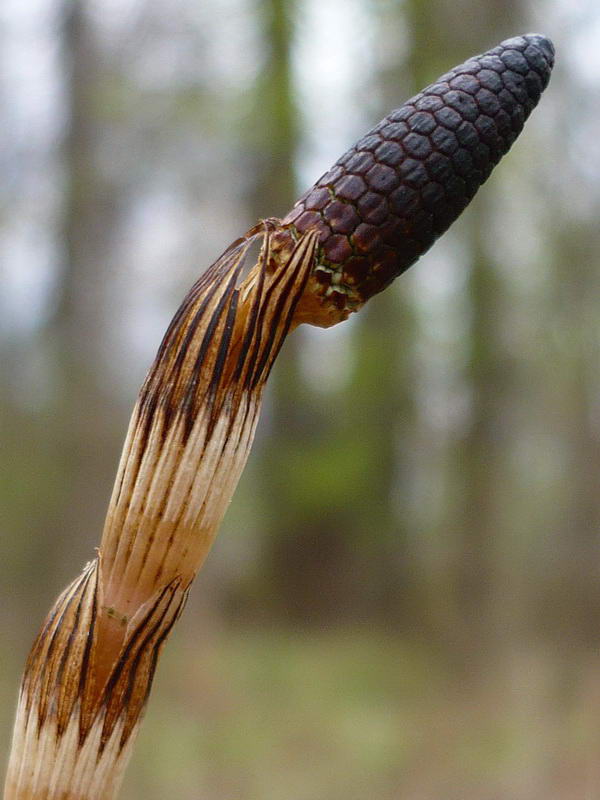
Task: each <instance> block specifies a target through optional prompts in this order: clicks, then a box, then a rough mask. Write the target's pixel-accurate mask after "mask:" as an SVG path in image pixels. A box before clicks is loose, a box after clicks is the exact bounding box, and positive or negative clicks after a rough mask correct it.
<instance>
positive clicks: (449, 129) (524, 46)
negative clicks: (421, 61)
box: [283, 34, 554, 310]
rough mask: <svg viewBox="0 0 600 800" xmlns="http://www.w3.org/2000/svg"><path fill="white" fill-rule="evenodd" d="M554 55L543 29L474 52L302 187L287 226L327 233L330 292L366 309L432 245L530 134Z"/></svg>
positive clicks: (320, 274) (322, 279)
mask: <svg viewBox="0 0 600 800" xmlns="http://www.w3.org/2000/svg"><path fill="white" fill-rule="evenodd" d="M553 63H554V47H553V45H552V42H550V40H549V39H546V38H545V37H544V36H541V35H539V34H527V35H526V36H517V37H515V38H513V39H507V40H506V41H504V42H502V44H500V45H498V46H497V47H494V48H493V49H492V50H488V52H487V53H484V54H483V55H480V56H475V57H473V58H470V59H469V60H468V61H466V62H465V63H464V64H461V65H460V66H458V67H455V68H454V69H453V70H451V71H450V72H448V73H446V74H445V75H442V77H441V78H439V79H438V80H437V81H436V82H435V83H433V84H431V86H428V87H427V88H426V89H424V90H423V91H422V92H420V93H419V94H417V95H416V96H415V97H413V98H412V99H411V100H409V101H408V102H406V103H405V104H404V105H403V106H402V107H401V108H399V109H397V110H396V111H392V112H391V114H388V116H387V117H385V119H383V120H382V121H381V122H380V123H379V125H376V126H375V127H374V128H373V129H372V130H371V131H369V133H367V134H366V136H363V138H362V139H360V140H359V141H358V142H357V143H356V144H355V145H354V147H352V148H351V149H350V150H349V151H348V152H347V153H345V154H344V155H343V156H342V157H341V158H340V159H339V160H338V161H337V162H336V164H335V165H334V166H333V167H332V169H331V170H330V171H329V172H327V173H326V174H325V175H323V177H322V178H321V179H320V180H318V181H317V183H316V184H315V186H314V187H313V188H312V189H310V190H309V191H308V192H306V193H305V194H304V195H302V197H301V198H300V199H299V200H298V202H297V203H296V205H295V206H294V208H293V209H292V211H290V213H289V214H288V215H287V216H286V217H285V219H284V220H283V224H284V226H285V227H287V228H288V229H290V230H291V231H292V233H304V232H305V231H307V230H309V229H312V228H316V229H318V230H319V231H320V239H319V243H320V249H319V255H318V265H317V267H316V269H315V278H316V279H317V281H318V282H319V283H320V284H321V285H322V286H323V292H322V293H323V294H324V295H325V296H326V297H328V298H330V299H331V300H332V302H334V303H335V304H336V305H337V307H338V308H340V309H348V310H352V309H354V308H357V307H359V306H360V305H361V304H362V303H364V302H365V300H368V299H369V297H371V296H372V295H374V294H376V293H377V292H380V291H382V289H385V287H386V286H388V284H389V283H391V281H393V280H394V278H396V277H397V276H398V275H400V274H401V273H402V272H404V270H406V269H407V268H408V267H409V266H410V265H411V264H413V263H414V262H415V261H416V260H417V259H418V258H419V256H421V255H422V254H423V253H424V252H425V251H426V250H428V249H429V247H431V245H432V244H433V242H434V241H435V240H436V239H437V238H438V236H440V235H441V234H442V233H444V231H446V230H447V229H448V227H449V226H450V225H451V224H452V223H453V222H454V220H455V219H456V218H457V217H458V215H459V214H460V213H461V211H462V210H463V209H464V208H465V206H467V204H468V203H469V201H470V200H471V199H472V197H473V196H474V195H475V192H476V191H477V189H478V188H479V187H480V186H481V184H482V183H484V181H485V180H486V179H487V178H488V176H489V174H490V172H491V171H492V168H493V167H494V166H495V165H496V164H497V163H498V161H500V159H501V157H502V156H503V155H504V154H505V153H506V152H507V151H508V150H509V148H510V146H511V145H512V143H513V142H514V140H515V139H516V138H517V136H518V135H519V133H520V132H521V130H522V128H523V124H524V122H525V120H526V119H527V117H528V116H529V114H530V113H531V111H532V110H533V108H534V107H535V106H536V105H537V102H538V100H539V99H540V96H541V94H542V91H543V90H544V89H545V87H546V85H547V84H548V81H549V79H550V72H551V70H552V66H553Z"/></svg>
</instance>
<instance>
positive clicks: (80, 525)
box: [0, 0, 600, 800]
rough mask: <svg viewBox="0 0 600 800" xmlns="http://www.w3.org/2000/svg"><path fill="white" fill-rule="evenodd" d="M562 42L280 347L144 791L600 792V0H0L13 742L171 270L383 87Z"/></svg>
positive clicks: (79, 558) (90, 538) (99, 496)
mask: <svg viewBox="0 0 600 800" xmlns="http://www.w3.org/2000/svg"><path fill="white" fill-rule="evenodd" d="M532 30H535V31H540V32H543V33H545V34H547V35H549V36H550V37H551V38H552V39H553V40H554V42H555V45H556V48H557V66H556V68H555V71H554V75H553V77H552V80H551V83H550V87H549V88H548V90H547V92H546V93H545V95H544V97H543V98H542V101H541V103H540V107H539V108H538V109H537V110H536V111H535V112H534V113H533V115H532V118H531V119H530V121H529V122H528V124H527V126H526V128H525V131H524V133H523V134H522V137H521V138H520V139H519V141H518V142H517V143H516V145H515V146H514V148H513V151H512V152H511V153H510V154H509V155H508V156H507V157H506V158H505V160H504V161H503V162H502V164H501V165H500V166H499V167H498V168H497V170H496V171H495V172H494V174H493V176H492V177H491V179H490V180H489V182H488V184H487V185H486V186H485V187H484V189H482V191H481V192H480V195H479V196H478V197H477V198H476V200H475V201H474V202H473V204H472V206H471V207H470V209H469V210H468V211H467V212H466V213H465V214H464V215H463V217H462V218H461V220H460V221H459V222H458V223H457V224H456V225H455V226H454V227H453V228H452V230H451V232H450V233H449V234H448V235H446V236H445V237H444V239H443V240H442V241H441V242H439V243H438V244H436V246H435V247H434V248H433V250H432V251H431V252H430V253H429V254H428V255H427V256H426V257H424V258H423V259H422V260H421V261H420V262H419V264H418V265H417V266H415V267H413V268H412V270H411V271H410V272H409V273H408V274H407V275H406V276H404V277H403V278H401V279H400V280H398V281H397V282H396V283H395V284H394V285H393V287H392V288H390V289H388V290H387V291H386V292H385V293H384V294H382V295H380V296H378V297H377V298H375V299H373V300H372V301H371V302H370V303H369V305H368V306H367V307H366V308H365V309H364V311H362V312H361V313H360V314H359V315H356V317H355V318H353V319H351V320H350V321H349V322H347V323H345V324H343V325H340V326H339V327H338V328H335V329H332V330H328V331H323V330H318V329H309V328H307V327H306V326H304V327H303V328H301V329H300V330H298V331H297V332H296V333H295V334H294V335H293V336H292V337H291V338H290V339H289V341H288V343H287V345H286V347H285V349H284V351H283V352H282V354H281V356H280V358H279V362H278V364H277V367H276V369H275V372H274V374H273V376H272V380H271V384H270V388H269V391H268V395H267V401H266V406H265V409H264V412H263V417H262V420H261V424H260V426H259V430H258V435H257V441H256V445H255V448H254V450H253V453H252V455H251V457H250V461H249V464H248V467H247V470H246V472H245V474H244V477H243V479H242V482H241V484H240V486H239V489H238V492H237V494H236V496H235V499H234V502H233V505H232V507H231V509H230V511H229V512H228V515H227V517H226V520H225V523H224V525H223V529H222V531H221V533H220V535H219V538H218V540H217V543H216V545H215V547H214V549H213V552H212V554H211V556H210V558H209V560H208V562H207V564H206V566H205V567H204V569H203V571H202V573H201V575H200V577H199V579H198V581H197V585H196V586H195V588H194V590H193V592H192V595H191V599H190V602H189V605H188V608H187V611H186V613H185V615H184V617H183V619H182V621H181V623H180V625H179V626H178V628H177V629H176V631H175V633H174V635H173V636H172V639H171V640H170V642H169V645H168V647H167V648H166V651H165V655H164V657H163V660H162V662H161V664H160V667H159V671H158V676H157V680H156V684H155V689H154V692H153V695H152V698H151V701H150V705H149V709H148V713H147V715H146V720H145V723H144V725H143V727H142V733H141V736H140V740H139V742H138V746H137V748H136V751H135V756H134V759H133V763H132V765H131V768H130V770H129V773H128V776H127V779H126V784H125V788H124V792H123V798H124V800H133V799H134V798H140V797H144V798H146V800H159V798H164V797H177V798H180V800H200V798H202V799H203V800H221V799H222V798H233V797H235V798H236V799H239V800H254V799H255V798H260V799H261V800H276V799H277V800H323V798H327V800H338V799H339V800H342V798H343V799H344V800H351V799H353V798H369V800H392V799H394V800H397V798H399V797H401V798H407V799H409V800H439V798H444V800H452V799H453V798H456V799H457V800H458V798H460V800H488V799H489V800H494V799H495V798H511V800H547V798H560V800H567V799H568V800H584V798H589V797H597V796H600V722H599V720H600V648H599V647H598V642H599V639H600V537H599V534H600V481H599V476H600V369H599V366H600V255H599V253H600V224H599V219H600V135H599V133H600V5H598V4H597V3H596V2H595V0H494V1H493V2H485V3H481V2H480V0H452V2H451V1H450V0H405V1H404V2H395V0H330V1H327V2H325V1H324V0H296V1H295V2H294V0H290V1H289V2H285V0H203V2H198V0H78V1H77V0H3V1H2V3H1V5H0V119H1V125H0V286H1V290H0V359H1V376H0V442H1V445H0V448H1V449H0V453H1V468H0V509H1V513H0V527H1V537H0V586H1V593H2V595H1V596H2V603H1V604H0V663H1V665H2V667H1V670H0V751H1V752H7V750H8V745H9V739H10V731H11V727H12V717H13V712H14V705H15V701H16V693H17V686H18V681H19V676H20V673H21V670H22V667H23V663H24V660H25V657H26V654H27V651H28V648H29V646H30V644H31V642H32V640H33V637H34V636H35V634H36V633H37V630H38V628H39V626H40V624H41V621H42V619H43V616H44V614H45V613H46V611H47V609H48V608H49V607H50V605H51V603H52V600H53V598H54V597H55V596H56V594H57V593H58V591H59V590H60V589H61V588H62V587H63V586H64V585H65V584H66V583H67V582H69V581H70V580H71V579H72V578H73V577H74V576H75V575H76V574H78V573H79V571H80V569H81V567H82V565H83V564H84V563H85V562H86V561H87V560H88V559H89V558H90V557H91V556H92V555H93V552H94V550H93V549H94V547H95V546H96V545H97V543H98V541H99V536H100V531H101V526H102V521H103V515H104V512H105V508H106V504H107V501H108V497H109V494H110V489H111V485H112V481H113V478H114V473H115V470H116V465H117V461H118V456H119V452H120V447H121V443H122V440H123V437H124V434H125V429H126V424H127V421H128V418H129V414H130V411H131V408H132V406H133V403H134V400H135V396H136V393H137V389H138V387H139V385H140V383H141V381H142V380H143V377H144V374H145V371H146V370H147V368H148V366H149V364H150V362H151V360H152V357H153V354H154V351H155V349H156V347H157V346H158V343H159V341H160V338H161V336H162V333H163V331H164V329H165V327H166V325H167V323H168V321H169V319H170V317H171V315H172V314H173V313H174V311H175V309H176V307H177V305H178V302H179V300H180V299H181V298H182V297H183V295H184V293H185V291H186V290H187V288H188V287H189V285H191V283H192V282H193V281H194V280H195V279H196V277H197V275H198V274H199V273H200V272H201V271H202V270H203V269H204V268H205V267H206V266H207V265H209V264H210V263H211V262H212V261H213V260H214V259H215V258H216V257H217V256H218V255H219V254H220V252H221V251H222V250H223V249H224V248H225V247H226V246H227V245H228V244H229V242H230V241H232V240H233V239H235V238H236V237H237V236H238V235H239V234H241V233H242V232H243V231H244V230H246V229H247V228H248V227H249V226H250V225H251V224H253V223H254V222H255V220H256V219H258V218H260V217H264V216H272V215H281V216H282V215H283V214H284V213H285V212H286V211H287V210H288V209H289V207H290V206H291V204H292V202H293V201H294V199H295V198H296V196H297V195H298V194H299V193H300V191H302V190H304V189H305V188H306V187H308V186H309V185H310V184H312V183H313V181H314V180H315V179H316V178H318V177H319V175H320V174H321V173H322V172H324V171H325V170H326V169H327V168H328V167H329V166H330V164H331V163H332V162H333V161H335V159H336V158H337V157H338V156H339V155H341V153H342V152H343V151H344V150H345V149H346V148H347V147H348V146H349V145H350V144H352V143H353V141H354V140H355V139H356V138H357V137H358V136H360V135H362V133H364V132H365V131H366V130H367V129H368V128H369V127H370V126H371V125H372V124H374V123H376V122H377V121H378V120H379V119H380V117H381V116H383V115H384V114H385V113H387V112H388V111H389V110H390V109H391V108H392V107H395V106H398V105H400V104H401V103H402V102H403V101H404V100H405V99H406V98H408V97H409V96H410V95H411V94H413V93H414V92H415V91H417V90H418V89H420V88H422V87H423V86H424V85H425V84H427V83H429V82H430V81H432V80H433V79H435V78H436V77H437V76H438V75H439V74H441V73H442V72H444V71H446V70H447V69H448V68H450V67H452V66H454V65H455V64H457V63H459V62H461V61H463V60H464V59H466V58H467V57H469V56H470V55H473V54H475V53H478V52H481V51H482V50H485V49H487V48H488V47H491V46H493V45H495V44H496V43H498V42H499V41H500V40H501V39H503V38H506V37H507V36H510V35H515V34H518V33H523V32H528V31H532Z"/></svg>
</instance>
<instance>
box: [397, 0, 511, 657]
mask: <svg viewBox="0 0 600 800" xmlns="http://www.w3.org/2000/svg"><path fill="white" fill-rule="evenodd" d="M519 8H520V6H519V4H518V3H517V2H511V0H509V1H508V2H506V0H502V1H500V0H499V1H498V2H493V3H488V4H486V5H485V6H482V5H481V4H479V3H473V2H468V3H467V4H466V5H465V4H463V5H462V6H461V7H460V15H461V17H462V18H466V19H469V20H470V23H469V25H460V24H457V20H456V19H455V18H454V14H455V13H456V9H455V7H448V6H446V7H440V6H439V4H437V3H435V2H432V0H411V2H410V3H409V5H408V14H409V25H410V30H411V33H412V39H411V43H412V57H411V68H412V72H413V75H414V76H415V79H416V83H417V85H418V86H419V87H420V86H423V85H426V84H427V83H429V82H431V80H432V79H434V78H435V77H436V76H437V75H438V73H439V72H444V71H446V70H447V69H448V68H450V67H452V66H453V65H454V64H456V63H460V62H461V61H463V60H464V59H465V58H468V57H469V56H470V55H473V54H474V53H477V52H481V51H482V50H484V49H485V48H487V47H489V46H492V45H493V44H495V43H496V42H497V41H500V40H501V39H502V38H503V36H504V35H506V36H508V35H511V34H514V33H516V32H519V30H520V22H519ZM507 26H510V28H507ZM493 191H494V188H493V181H492V182H491V183H490V185H488V186H487V187H486V188H485V189H484V190H483V193H482V196H480V197H478V198H477V199H476V200H475V201H474V202H473V205H472V207H471V208H470V209H469V210H468V212H467V214H466V217H465V219H464V221H463V223H462V226H463V227H462V229H463V234H464V237H465V239H464V243H465V244H466V253H467V258H468V260H469V263H468V268H469V273H468V281H467V285H466V290H467V293H468V298H467V308H468V311H469V315H470V325H469V326H468V331H467V342H466V357H467V358H466V364H467V367H466V370H465V374H464V381H465V382H466V385H467V390H468V394H469V396H470V401H471V402H470V407H469V411H468V419H467V424H466V428H465V431H464V433H463V435H462V437H461V439H460V440H459V441H458V442H457V443H456V446H455V448H454V453H449V457H448V461H447V464H446V471H447V476H446V482H447V485H448V486H449V487H451V489H450V492H451V495H453V496H454V498H455V500H454V503H453V504H451V505H450V507H449V509H453V510H449V509H448V510H446V515H445V519H444V520H442V522H441V524H442V526H444V527H445V532H444V535H445V536H446V537H449V538H450V539H451V541H452V542H453V543H454V544H453V546H452V545H451V547H450V551H451V552H452V551H453V552H454V557H453V558H452V560H451V563H449V564H448V567H449V569H450V571H451V577H450V579H449V580H447V581H445V582H444V583H441V584H440V583H437V584H436V583H435V582H432V586H434V587H435V586H436V585H437V587H438V588H439V591H440V595H439V597H438V598H437V599H436V598H435V597H433V598H432V600H431V602H432V607H433V608H434V609H435V608H436V606H437V608H438V611H437V613H435V611H434V614H435V616H437V617H438V620H440V621H442V620H445V621H446V623H442V624H446V625H447V624H448V622H447V621H448V620H453V622H451V623H450V624H451V627H450V628H446V630H445V631H444V636H448V637H449V639H450V640H451V641H454V642H457V643H458V648H459V651H461V652H465V653H467V652H468V651H469V650H471V648H469V643H471V644H472V645H473V648H472V651H473V652H478V653H482V652H485V651H486V649H487V647H488V645H489V642H490V641H491V640H492V639H493V638H494V636H495V633H496V632H497V631H496V630H495V619H494V615H495V613H496V602H497V598H495V597H494V582H495V580H496V577H497V576H496V575H495V568H496V564H497V558H496V550H495V548H496V547H497V542H498V540H499V539H501V537H502V534H503V532H502V530H500V527H499V526H500V525H501V522H500V521H499V515H498V513H497V512H498V503H499V492H498V488H499V481H500V480H501V474H502V472H501V465H500V462H501V460H502V458H503V456H505V455H506V450H507V446H508V445H507V441H506V437H505V436H504V435H503V431H502V426H503V416H504V414H505V412H506V407H507V397H506V388H507V386H506V384H507V380H506V377H507V364H506V359H505V357H504V356H503V354H502V349H503V345H502V342H501V330H500V322H501V315H502V285H501V282H500V280H499V279H498V276H497V275H496V271H495V267H494V265H493V264H492V263H491V262H490V257H489V253H490V251H489V249H488V248H486V237H487V236H488V235H490V234H489V232H490V229H491V225H490V222H491V220H490V207H491V203H490V201H489V196H490V192H493ZM434 591H435V588H434ZM447 592H449V594H447ZM448 608H451V609H452V611H451V613H450V614H448V612H447V609H448ZM465 648H466V649H465Z"/></svg>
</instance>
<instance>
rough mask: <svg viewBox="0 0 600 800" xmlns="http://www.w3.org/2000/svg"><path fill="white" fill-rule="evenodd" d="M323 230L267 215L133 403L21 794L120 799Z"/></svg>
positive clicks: (194, 294) (187, 311) (52, 643)
mask: <svg viewBox="0 0 600 800" xmlns="http://www.w3.org/2000/svg"><path fill="white" fill-rule="evenodd" d="M257 239H262V248H261V253H260V256H259V258H258V261H257V264H256V265H255V266H254V267H253V268H252V269H251V270H250V272H249V274H248V275H247V277H245V278H243V279H242V271H243V269H244V266H245V259H246V256H247V254H248V251H249V249H250V247H251V245H252V243H253V242H254V241H255V240H257ZM316 240H317V234H316V233H315V232H311V233H308V234H306V235H304V236H302V237H301V238H300V239H299V240H298V241H294V240H293V239H292V237H291V236H290V235H289V234H284V233H282V231H281V229H279V228H278V227H277V225H276V223H275V221H271V220H267V221H265V222H264V223H262V225H260V226H257V228H255V229H253V230H252V231H250V232H249V234H248V235H247V236H246V237H244V238H243V239H242V240H241V241H239V242H238V243H236V244H235V245H233V246H232V247H230V248H229V250H228V251H226V253H225V254H224V255H223V256H222V257H221V258H220V259H219V260H218V261H217V262H216V263H215V264H214V265H213V266H212V267H211V268H210V269H209V270H207V271H206V272H205V273H204V275H202V277H201V278H200V280H199V281H198V282H197V283H196V284H195V285H194V286H193V287H192V289H191V291H190V292H189V294H188V295H187V297H186V298H185V300H184V302H183V304H182V305H181V307H180V309H179V310H178V312H177V314H176V315H175V317H174V319H173V321H172V323H171V325H170V327H169V329H168V331H167V333H166V334H165V337H164V339H163V342H162V344H161V346H160V349H159V351H158V354H157V357H156V360H155V362H154V365H153V366H152V368H151V370H150V372H149V374H148V377H147V378H146V381H145V383H144V385H143V387H142V389H141V392H140V395H139V398H138V401H137V404H136V406H135V409H134V411H133V415H132V418H131V422H130V425H129V430H128V433H127V437H126V440H125V445H124V448H123V455H122V457H121V462H120V465H119V469H118V473H117V477H116V481H115V486H114V490H113V494H112V498H111V500H110V505H109V509H108V514H107V518H106V524H105V528H104V533H103V536H102V542H101V546H100V549H99V551H98V556H97V557H96V559H95V560H94V561H92V562H90V563H89V564H88V565H87V566H86V567H85V569H84V571H83V573H82V574H81V575H80V576H79V578H77V580H75V581H74V582H73V583H72V584H71V586H69V587H68V588H67V589H66V590H65V591H64V592H63V593H62V594H61V595H60V597H59V598H58V600H57V601H56V603H55V605H54V608H53V609H52V611H51V612H50V614H49V616H48V618H47V619H46V622H45V623H44V626H43V628H42V630H41V632H40V634H39V636H38V638H37V640H36V642H35V643H34V646H33V648H32V650H31V653H30V655H29V659H28V661H27V665H26V669H25V674H24V678H23V683H22V687H21V692H20V697H19V704H18V711H17V720H16V724H15V731H14V738H13V746H12V752H11V758H10V763H9V770H8V776H7V782H6V790H5V798H6V799H7V800H25V799H26V798H31V799H32V800H33V799H34V798H52V799H53V800H58V799H59V798H60V799H61V800H69V799H70V798H73V800H75V798H77V800H110V798H114V797H115V796H116V794H117V792H118V790H119V786H120V784H121V780H122V777H123V772H124V769H125V766H126V764H127V761H128V759H129V755H130V751H131V747H132V744H133V741H134V739H135V735H136V733H137V730H138V727H139V724H140V718H141V715H142V712H143V710H144V707H145V704H146V701H147V699H148V694H149V692H150V687H151V684H152V678H153V675H154V671H155V669H156V663H157V660H158V656H159V654H160V650H161V648H162V646H163V644H164V642H165V640H166V638H167V636H168V635H169V632H170V631H171V628H172V627H173V625H174V623H175V621H176V620H177V618H178V616H179V615H180V613H181V611H182V609H183V607H184V605H185V601H186V598H187V594H188V590H189V586H190V583H191V581H192V579H193V578H194V576H195V574H196V572H197V571H198V569H199V568H200V566H201V565H202V563H203V561H204V559H205V558H206V555H207V553H208V551H209V549H210V546H211V544H212V542H213V540H214V537H215V535H216V532H217V529H218V527H219V524H220V522H221V519H222V517H223V514H224V513H225V509H226V507H227V505H228V503H229V501H230V499H231V496H232V494H233V491H234V489H235V486H236V484H237V482H238V479H239V477H240V474H241V472H242V469H243V467H244V464H245V462H246V458H247V456H248V452H249V449H250V445H251V443H252V439H253V436H254V431H255V428H256V422H257V419H258V414H259V411H260V406H261V398H262V392H263V387H264V384H265V381H266V379H267V377H268V375H269V372H270V370H271V367H272V365H273V362H274V360H275V357H276V356H277V353H278V352H279V349H280V347H281V345H282V343H283V340H284V339H285V337H286V335H287V333H288V332H289V330H290V329H291V327H292V326H293V325H294V324H295V321H294V312H295V309H296V306H297V304H298V300H299V299H300V297H301V295H302V294H303V292H304V291H305V288H306V285H307V281H308V276H309V273H310V271H311V268H312V266H313V265H314V257H315V250H316Z"/></svg>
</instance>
